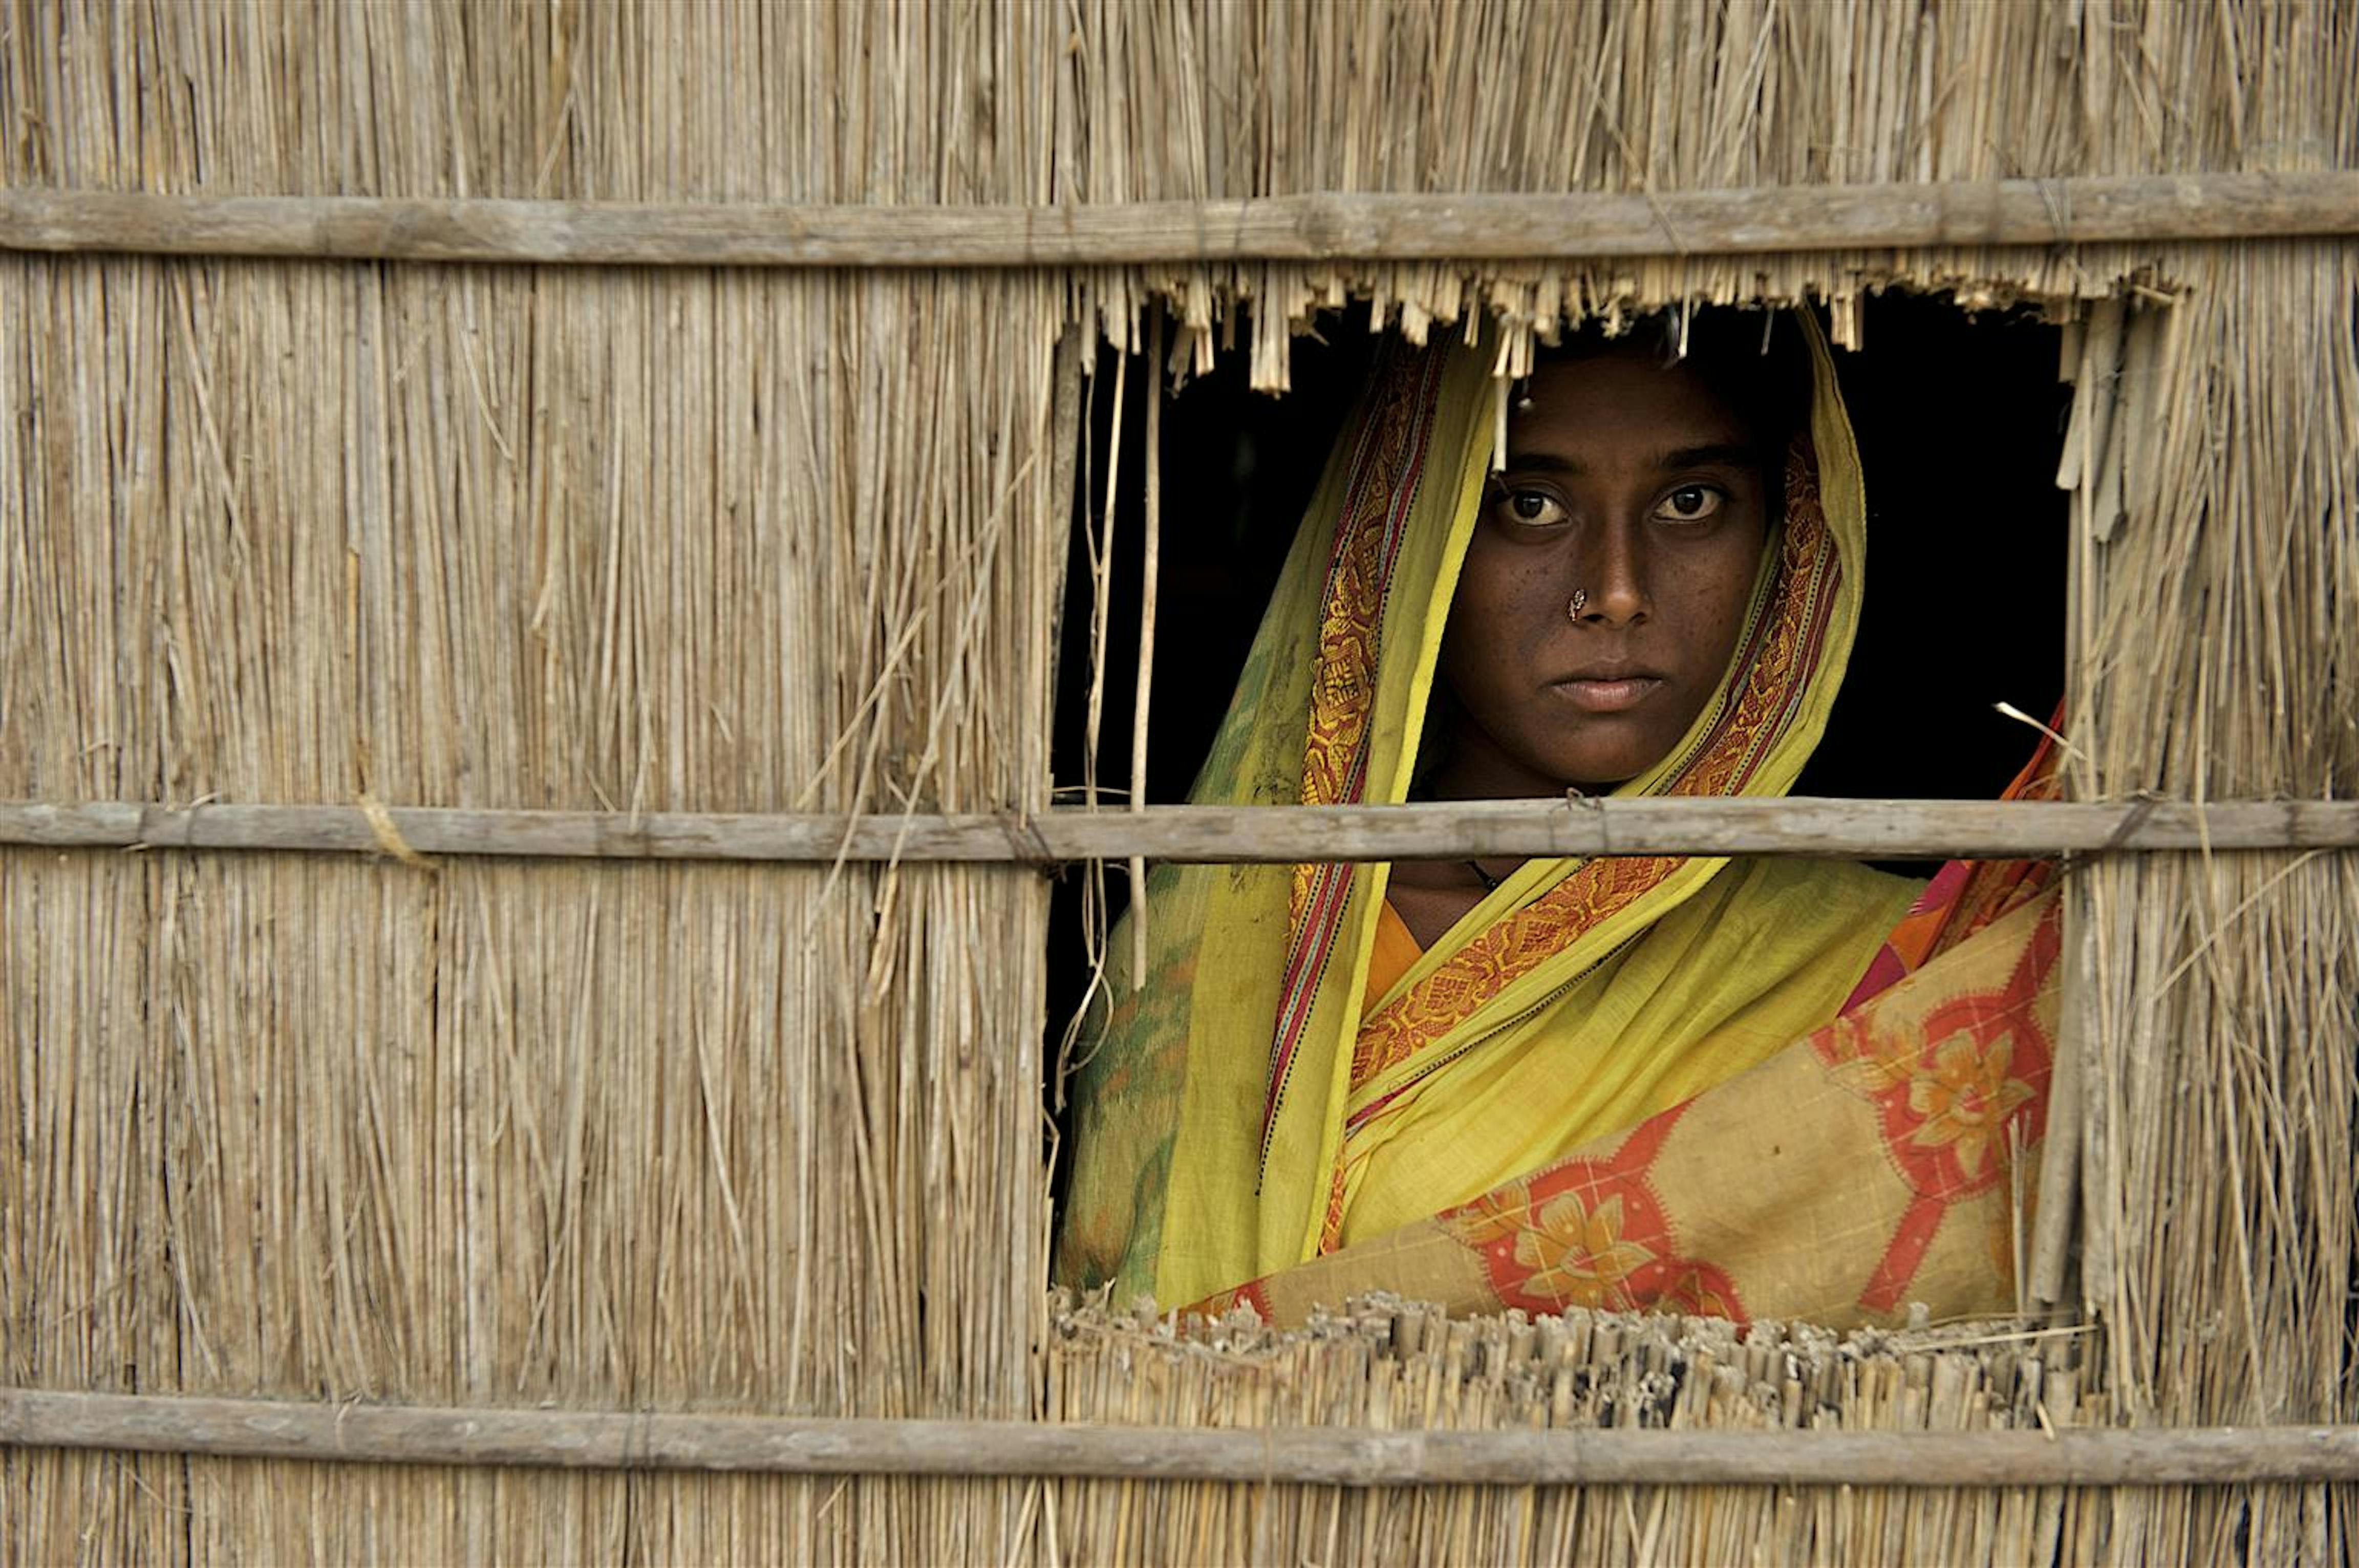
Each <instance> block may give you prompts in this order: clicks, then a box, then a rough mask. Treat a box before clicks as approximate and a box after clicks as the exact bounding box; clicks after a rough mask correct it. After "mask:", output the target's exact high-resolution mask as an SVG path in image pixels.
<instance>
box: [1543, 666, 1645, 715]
mask: <svg viewBox="0 0 2359 1568" xmlns="http://www.w3.org/2000/svg"><path fill="white" fill-rule="evenodd" d="M1662 683H1663V681H1662V678H1661V677H1660V676H1658V675H1617V676H1615V677H1614V678H1613V679H1611V680H1603V679H1593V678H1590V677H1586V676H1576V677H1575V678H1573V679H1572V680H1570V681H1558V682H1556V689H1557V690H1558V691H1561V692H1563V693H1564V696H1565V700H1566V701H1567V702H1571V704H1572V705H1573V706H1574V707H1576V708H1579V709H1580V710H1581V711H1582V712H1583V713H1623V712H1625V711H1627V710H1629V709H1631V708H1635V707H1636V706H1637V705H1638V704H1639V703H1641V702H1645V701H1646V700H1647V698H1649V697H1651V696H1653V695H1654V694H1655V688H1656V687H1658V686H1660V685H1661V684H1662Z"/></svg>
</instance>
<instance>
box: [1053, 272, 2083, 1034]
mask: <svg viewBox="0 0 2359 1568" xmlns="http://www.w3.org/2000/svg"><path fill="white" fill-rule="evenodd" d="M1860 309H1861V314H1862V321H1861V331H1860V340H1861V347H1860V349H1859V351H1858V352H1845V351H1843V350H1838V351H1837V352H1836V356H1835V357H1836V365H1837V374H1838V376H1839V377H1840V380H1841V383H1842V386H1843V394H1844V398H1845V401H1846V403H1847V405H1848V407H1849V409H1850V413H1851V419H1852V423H1853V427H1854V431H1855V433H1856V436H1857V439H1858V442H1859V448H1860V454H1861V463H1862V466H1863V468H1864V473H1865V478H1866V487H1867V504H1868V538H1869V540H1870V544H1871V556H1870V561H1871V565H1870V572H1871V577H1870V583H1871V587H1870V590H1869V592H1868V593H1867V596H1866V599H1865V602H1864V608H1863V611H1862V618H1861V625H1860V628H1859V634H1858V638H1857V641H1856V643H1855V645H1854V650H1853V653H1852V658H1851V664H1850V669H1849V671H1848V673H1847V675H1846V677H1845V680H1844V683H1843V691H1842V694H1841V696H1840V697H1839V698H1838V700H1837V702H1836V705H1835V709H1834V713H1833V715H1832V719H1831V720H1830V722H1829V725H1828V729H1827V733H1826V736H1825V738H1824V740H1823V741H1821V744H1820V746H1819V748H1818V751H1817V753H1816V754H1815V755H1814V757H1812V759H1811V761H1810V766H1809V768H1807V769H1806V770H1805V771H1804V773H1803V775H1802V778H1801V779H1800V781H1799V784H1798V785H1797V786H1796V789H1795V791H1794V792H1795V793H1797V794H1804V795H1832V796H1841V797H1847V798H1860V799H1881V798H1902V799H1906V798H1924V799H1974V798H1984V799H1987V798H1990V797H1993V796H1995V795H1996V794H1998V793H1999V792H2000V791H2001V790H2002V789H2005V788H2006V785H2007V783H2008V781H2009V780H2010V779H2012V778H2013V777H2014V775H2015V773H2016V771H2017V769H2018V768H2020V767H2021V766H2022V765H2023V763H2024V762H2025V761H2026V760H2027V758H2028V757H2029V756H2030V753H2031V749H2032V747H2033V746H2035V745H2036V744H2037V741H2038V735H2036V734H2034V733H2033V732H2032V731H2031V730H2030V729H2028V728H2027V727H2026V726H2025V725H2024V724H2023V723H2022V722H2021V721H2019V720H2016V719H2011V718H2008V717H2006V716H2004V715H2002V714H2001V713H1998V712H1997V711H1996V708H1995V704H1997V703H1999V702H2006V703H2009V704H2011V705H2012V706H2013V707H2015V708H2017V709H2018V710H2020V711H2021V712H2023V713H2028V714H2034V715H2037V716H2038V717H2040V718H2043V719H2044V718H2047V717H2048V716H2049V714H2050V713H2051V712H2052V711H2053V710H2054V708H2055V706H2056V703H2057V702H2058V700H2059V696H2060V692H2061V691H2062V689H2063V659H2064V613H2065V548H2064V547H2065V539H2066V536H2065V532H2064V529H2065V526H2066V521H2067V517H2066V510H2065V496H2064V493H2063V492H2061V491H2060V490H2058V489H2057V488H2056V485H2055V474H2056V465H2057V461H2058V457H2059V454H2060V449H2061V446H2062V440H2063V427H2064V419H2065V417H2066V415H2067V413H2068V412H2069V410H2070V408H2071V389H2070V388H2069V387H2063V386H2060V385H2059V383H2058V381H2057V376H2056V365H2057V352H2058V336H2059V332H2058V329H2056V328H2054V327H2052V326H2049V325H2047V324H2045V323H2043V322H2041V321H2039V320H2038V318H2037V317H2036V316H2035V315H2033V314H2032V313H2030V312H2028V311H2021V310H2017V311H1984V312H1982V313H1979V314H1972V315H1970V314H1969V313H1967V312H1966V311H1964V310H1961V309H1959V308H1958V306H1957V305H1956V304H1955V303H1954V302H1953V301H1951V300H1950V299H1946V298H1941V297H1931V296H1919V295H1908V294H1901V293H1897V292H1894V293H1886V294H1883V295H1879V296H1875V297H1873V298H1870V299H1865V300H1864V301H1863V302H1862V304H1861V307H1860ZM1437 330H1440V329H1437ZM1238 336H1239V338H1240V340H1241V341H1242V340H1244V339H1245V336H1246V334H1245V332H1240V333H1239V334H1238ZM1377 343H1378V340H1377V339H1376V338H1375V337H1374V336H1372V335H1371V334H1370V333H1369V332H1367V331H1366V330H1365V324H1364V315H1363V314H1362V313H1361V312H1359V311H1354V312H1353V313H1352V314H1351V315H1350V316H1349V317H1345V318H1333V317H1331V318H1328V319H1326V320H1323V321H1321V323H1320V324H1319V330H1318V332H1316V334H1315V335H1308V336H1299V337H1298V338H1296V340H1295V343H1294V351H1293V361H1292V365H1291V376H1292V381H1293V390H1292V391H1291V392H1289V393H1288V394H1287V395H1286V396H1284V397H1269V396H1266V395H1262V394H1257V393H1255V392H1253V391H1251V390H1250V389H1249V388H1248V387H1247V386H1246V368H1247V367H1246V363H1245V354H1243V353H1242V352H1238V353H1234V354H1224V355H1223V356H1222V358H1221V361H1220V364H1219V366H1218V368H1217V369H1215V370H1214V371H1213V372H1212V374H1211V375H1209V376H1201V377H1199V378H1196V379H1194V380H1191V381H1190V382H1189V383H1188V385H1187V386H1185V387H1183V388H1181V389H1180V391H1179V392H1178V393H1177V394H1176V395H1173V396H1171V397H1169V398H1168V400H1167V401H1166V403H1165V406H1164V408H1163V411H1162V440H1161V452H1162V462H1161V477H1162V485H1161V489H1162V517H1161V529H1160V531H1161V548H1160V551H1159V557H1160V567H1159V574H1160V582H1159V585H1158V593H1157V601H1158V609H1157V620H1158V628H1159V629H1158V653H1157V658H1156V661H1155V667H1154V685H1153V691H1152V694H1151V696H1150V699H1149V707H1148V718H1149V724H1148V729H1149V741H1150V745H1149V750H1148V764H1147V800H1148V801H1150V802H1156V803H1160V802H1176V801H1180V800H1186V798H1187V794H1188V789H1189V786H1190V782H1191V781H1192V779H1193V776H1194V773H1195V770H1196V768H1197V766H1198V765H1199V764H1200V763H1201V761H1202V759H1203V756H1204V753H1205V751H1206V749H1207V748H1208V747H1209V746H1210V745H1211V742H1212V735H1213V733H1214V731H1215V730H1216V729H1217V728H1218V726H1219V724H1220V722H1221V718H1222V715H1223V711H1224V709H1225V707H1226V705H1227V703H1228V700H1229V695H1230V690H1231V687H1232V685H1233V684H1234V681H1235V678H1236V675H1237V672H1238V670H1239V669H1240V667H1241V666H1242V665H1243V663H1244V661H1245V653H1246V649H1247V648H1248V645H1249V644H1250V643H1251V641H1252V638H1253V635H1254V630H1255V627H1256V623H1257V622H1258V620H1259V618H1260V615H1261V612H1262V608H1263V605H1264V604H1266V601H1267V599H1268V596H1269V593H1270V591H1271V588H1272V585H1273V584H1274V583H1275V582H1276V580H1277V573H1278V571H1279V568H1280V566H1281V564H1282V563H1283V561H1284V560H1285V556H1286V552H1287V548H1288V544H1289V542H1290V541H1291V539H1292V536H1293V532H1294V529H1295V526H1296V524H1297V523H1298V522H1299V520H1300V517H1301V513H1302V510H1303V508H1304V506H1306V505H1307V504H1308V502H1309V500H1310V495H1311V492H1312V491H1313V489H1314V488H1315V487H1316V485H1318V482H1319V477H1320V471H1321V467H1322V465H1323V464H1324V463H1325V461H1326V458H1327V453H1328V448H1329V446H1330V445H1331V443H1332V441H1333V439H1334V437H1335V434H1336V432H1337V430H1339V429H1340V428H1341V427H1342V425H1343V421H1344V420H1345V419H1346V418H1347V417H1348V416H1349V414H1350V412H1351V408H1352V404H1353V398H1354V397H1355V396H1356V394H1357V392H1358V389H1359V387H1360V386H1361V384H1362V382H1363V381H1364V378H1365V376H1366V375H1367V372H1368V369H1369V366H1370V365H1371V363H1372V362H1373V360H1374V357H1375V351H1376V347H1377ZM1115 364H1116V361H1115V356H1114V354H1112V352H1111V351H1108V352H1106V353H1104V354H1101V356H1100V359H1099V361H1098V365H1097V366H1096V374H1095V375H1093V377H1092V378H1091V383H1090V393H1089V396H1090V397H1091V399H1092V402H1091V408H1092V421H1091V430H1090V449H1089V452H1088V454H1086V455H1085V457H1084V460H1083V472H1084V474H1087V475H1088V476H1089V478H1090V480H1091V483H1089V484H1088V485H1084V486H1082V489H1083V490H1084V491H1086V494H1085V495H1082V496H1081V497H1080V498H1079V499H1078V500H1077V504H1076V506H1075V513H1074V534H1073V539H1074V543H1073V553H1072V556H1071V563H1070V570H1069V572H1068V575H1067V580H1066V596H1065V609H1064V615H1063V621H1062V625H1061V628H1060V657H1059V664H1058V691H1057V729H1056V737H1055V751H1054V766H1055V774H1056V780H1057V784H1058V786H1059V800H1060V803H1077V802H1078V801H1079V800H1081V799H1082V792H1081V789H1080V786H1081V785H1082V782H1083V778H1084V769H1083V762H1084V758H1085V757H1086V754H1087V751H1088V746H1087V741H1086V736H1087V716H1086V715H1087V711H1088V707H1089V694H1090V688H1091V683H1092V662H1093V661H1092V634H1091V626H1092V610H1093V604H1092V593H1093V586H1092V583H1093V574H1092V571H1091V556H1090V546H1089V536H1088V534H1087V532H1086V530H1087V529H1089V528H1091V527H1092V526H1093V523H1094V522H1095V520H1096V519H1097V518H1098V517H1099V515H1100V513H1101V512H1102V510H1103V506H1104V491H1105V483H1104V481H1105V474H1104V471H1103V463H1104V458H1105V454H1106V452H1108V451H1109V449H1110V445H1111V438H1112V436H1113V433H1114V430H1113V421H1114V418H1115V413H1116V409H1115V401H1114V390H1115V387H1114V383H1115V379H1116V378H1115V376H1114V369H1115ZM1132 369H1133V373H1132V375H1131V376H1130V377H1129V380H1128V387H1127V396H1126V397H1125V399H1124V403H1123V407H1122V408H1121V417H1122V418H1123V419H1124V421H1125V423H1124V428H1123V430H1122V447H1121V450H1122V452H1123V453H1124V454H1125V455H1124V456H1123V458H1122V463H1123V468H1122V470H1121V472H1119V473H1118V474H1117V475H1116V479H1117V483H1116V485H1115V490H1116V500H1115V506H1114V518H1113V528H1112V533H1111V554H1110V559H1111V561H1112V570H1111V572H1110V573H1109V589H1110V594H1109V614H1108V616H1107V625H1108V626H1110V628H1112V629H1111V632H1110V635H1109V636H1108V637H1107V638H1106V644H1107V647H1106V660H1105V662H1106V669H1105V672H1104V678H1103V709H1102V713H1101V718H1100V736H1099V746H1098V770H1097V782H1098V785H1099V788H1100V789H1101V790H1102V791H1103V796H1102V799H1103V800H1107V801H1109V802H1113V803H1117V804H1118V803H1120V802H1123V801H1126V800H1127V799H1128V790H1129V787H1130V779H1129V772H1130V751H1131V728H1132V723H1131V720H1132V713H1133V709H1134V702H1133V691H1134V688H1135V685H1136V678H1137V662H1136V661H1137V657H1138V649H1137V636H1136V627H1137V626H1138V614H1139V597H1140V575H1139V566H1140V562H1141V560H1142V556H1143V545H1144V539H1145V517H1144V500H1143V496H1144V489H1143V486H1142V485H1141V483H1140V481H1139V472H1140V463H1139V458H1138V453H1139V452H1140V450H1141V446H1142V443H1143V441H1145V418H1146V415H1145V408H1146V405H1145V399H1144V397H1143V388H1142V381H1143V377H1142V376H1141V375H1140V374H1139V366H1138V365H1137V364H1136V362H1134V365H1133V367H1132ZM1892 868H1893V869H1914V870H1916V871H1917V872H1918V873H1919V874H1920V875H1921V874H1922V871H1923V869H1924V868H1923V867H1914V868H1910V867H1903V866H1893V867H1892ZM1104 893H1105V898H1106V901H1107V905H1108V908H1107V909H1105V911H1104V915H1105V918H1108V919H1111V917H1112V916H1114V915H1115V914H1118V913H1119V912H1120V910H1121V908H1122V905H1123V903H1124V901H1125V897H1126V886H1125V878H1124V877H1122V876H1121V875H1120V868H1119V867H1115V868H1114V870H1113V874H1111V875H1109V876H1108V877H1106V878H1105V880H1104ZM1090 922H1092V916H1091V914H1090V912H1089V910H1088V909H1086V907H1085V904H1084V898H1083V892H1082V872H1081V871H1080V870H1079V869H1078V868H1075V869H1073V870H1071V871H1068V872H1067V873H1066V874H1064V875H1063V876H1062V877H1060V879H1059V882H1058V884H1057V887H1056V889H1055V894H1054V900H1053V906H1052V915H1051V923H1050V931H1051V945H1050V952H1049V1007H1050V1013H1049V1018H1050V1033H1051V1043H1052V1045H1053V1043H1054V1041H1055V1039H1056V1038H1057V1037H1058V1036H1060V1035H1061V1033H1062V1032H1063V1029H1064V1025H1065V1022H1066V1020H1067V1019H1069V1018H1071V1016H1072V1013H1073V1011H1074V1009H1075V1008H1076V1007H1079V1006H1080V1005H1081V1004H1082V1000H1083V998H1084V996H1085V993H1086V990H1087V988H1088V985H1089V977H1090V974H1091V965H1090V962H1089V958H1088V953H1087V943H1086V942H1085V940H1084V930H1085V923H1090Z"/></svg>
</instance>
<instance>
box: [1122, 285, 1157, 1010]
mask: <svg viewBox="0 0 2359 1568" xmlns="http://www.w3.org/2000/svg"><path fill="white" fill-rule="evenodd" d="M1154 315H1155V321H1154V325H1153V327H1152V329H1151V335H1150V337H1149V338H1148V340H1147V377H1148V380H1147V452H1146V460H1147V540H1146V544H1145V547H1144V549H1143V550H1142V552H1141V560H1140V562H1139V588H1138V593H1139V600H1138V686H1137V697H1136V703H1135V704H1134V706H1133V708H1132V711H1131V724H1130V809H1131V810H1132V811H1145V810H1146V809H1147V704H1148V701H1149V698H1150V697H1151V696H1152V694H1153V691H1154V688H1155V594H1156V585H1157V582H1158V575H1159V572H1160V568H1161V564H1162V549H1163V311H1162V310H1161V309H1160V308H1159V307H1158V309H1157V310H1155V312H1154ZM1146 984H1147V857H1146V856H1145V855H1132V856H1131V857H1130V987H1131V989H1132V990H1134V991H1136V990H1137V989H1139V988H1140V987H1141V986H1143V985H1146Z"/></svg>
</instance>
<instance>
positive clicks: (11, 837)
mask: <svg viewBox="0 0 2359 1568" xmlns="http://www.w3.org/2000/svg"><path fill="white" fill-rule="evenodd" d="M0 844H28V845H37V846H43V847H49V848H60V849H205V850H321V851H347V852H349V851H364V852H365V851H388V852H392V853H396V854H407V853H410V852H416V853H418V854H420V855H518V856H529V857H555V858H563V859H592V860H740V861H829V862H832V861H838V860H844V861H892V862H903V863H919V862H945V861H948V862H966V863H971V864H972V863H984V864H990V863H1000V864H1006V863H1016V864H1023V865H1036V866H1046V865H1057V864H1061V863H1065V862H1071V861H1085V860H1121V859H1125V858H1128V857H1130V856H1132V855H1143V856H1145V857H1147V858H1148V859H1152V860H1162V861H1174V862H1187V863H1193V864H1250V863H1278V864H1287V863H1293V862H1299V861H1371V860H1454V859H1459V858H1462V857H1464V856H1469V855H1474V856H1488V855H1584V856H1601V855H1787V856H1800V857H1821V858H1864V859H1906V858H1923V859H1940V860H1947V859H1999V858H2013V857H2017V856H2025V855H2077V854H2102V853H2108V852H2113V851H2122V850H2132V851H2136V850H2211V851H2229V850H2256V849H2275V850H2285V849H2353V848H2359V801H2352V800H2214V801H2206V802H2202V803H2200V804H2198V803H2194V802H2190V801H2183V800H2182V801H2166V800H2130V801H2122V802H2059V801H1992V800H1824V799H1812V798H1807V797H1799V796H1794V797H1781V798H1777V799H1759V800H1747V799H1735V800H1721V799H1713V800H1681V799H1647V800H1592V799H1587V798H1581V799H1570V800H1477V801H1451V802H1445V803H1425V804H1418V805H1406V806H1149V807H1147V808H1146V809H1145V810H1143V811H1082V810H1078V809H1072V808H1060V809H1055V810H1050V811H1040V812H1034V813H1029V814H1024V813H1016V812H1008V813H1002V814H980V813H970V814H963V815H956V816H939V815H936V816H919V815H907V816H902V815H880V816H861V817H846V816H831V815H785V814H780V815H757V814H721V813H690V812H645V813H636V814H635V813H630V812H621V811H464V810H453V809H449V808H439V807H400V808H393V809H386V808H384V807H379V806H287V805H200V806H191V807H177V808H176V807H170V806H159V805H143V804H139V803H136V802H127V801H107V802H99V803H93V804H84V805H44V804H27V803H7V802H0Z"/></svg>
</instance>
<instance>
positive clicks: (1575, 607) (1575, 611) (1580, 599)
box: [1564, 588, 1589, 621]
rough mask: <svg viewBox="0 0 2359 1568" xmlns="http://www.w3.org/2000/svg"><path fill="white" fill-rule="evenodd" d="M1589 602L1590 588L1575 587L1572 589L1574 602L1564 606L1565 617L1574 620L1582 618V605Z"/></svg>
mask: <svg viewBox="0 0 2359 1568" xmlns="http://www.w3.org/2000/svg"><path fill="white" fill-rule="evenodd" d="M1588 603H1589V590H1588V589H1586V588H1576V589H1574V590H1573V591H1572V603H1571V604H1567V605H1566V606H1565V607H1564V614H1565V618H1566V619H1568V620H1574V621H1577V620H1579V619H1581V607H1582V605H1583V604H1588Z"/></svg>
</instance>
